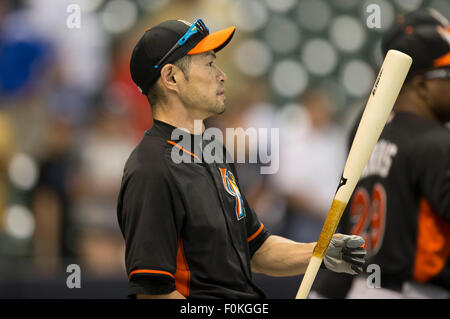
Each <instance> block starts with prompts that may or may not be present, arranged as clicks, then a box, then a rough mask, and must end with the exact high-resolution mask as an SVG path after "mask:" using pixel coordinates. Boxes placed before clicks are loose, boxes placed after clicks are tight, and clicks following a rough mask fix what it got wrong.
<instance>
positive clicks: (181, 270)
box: [175, 237, 191, 297]
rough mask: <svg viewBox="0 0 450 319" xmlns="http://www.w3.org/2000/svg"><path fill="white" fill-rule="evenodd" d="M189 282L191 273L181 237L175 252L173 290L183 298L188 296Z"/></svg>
mask: <svg viewBox="0 0 450 319" xmlns="http://www.w3.org/2000/svg"><path fill="white" fill-rule="evenodd" d="M190 281H191V271H190V270H189V266H188V263H187V260H186V255H185V254H184V249H183V242H182V241H181V237H180V238H179V239H178V251H177V272H176V273H175V288H176V289H177V291H178V292H179V293H181V294H182V295H183V296H185V297H188V296H189V285H190Z"/></svg>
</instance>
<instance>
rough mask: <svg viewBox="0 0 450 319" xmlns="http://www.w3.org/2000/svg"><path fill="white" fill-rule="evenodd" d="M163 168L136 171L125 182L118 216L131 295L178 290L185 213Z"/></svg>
mask: <svg viewBox="0 0 450 319" xmlns="http://www.w3.org/2000/svg"><path fill="white" fill-rule="evenodd" d="M167 176H168V175H166V174H164V172H163V171H154V172H152V173H148V172H139V170H138V171H136V172H134V173H133V174H132V175H131V176H130V177H129V178H128V179H127V180H126V181H124V183H123V185H122V190H121V193H120V195H119V196H120V199H119V209H118V217H119V224H120V228H121V231H122V234H123V236H124V238H125V243H126V251H125V263H126V269H127V274H128V277H129V291H128V294H129V296H134V295H136V294H165V293H170V292H172V291H173V290H175V272H176V268H177V250H178V237H179V232H180V226H179V225H181V219H182V217H183V216H182V214H181V213H180V212H179V211H178V210H177V209H176V208H175V205H176V202H175V201H174V196H172V195H173V190H172V189H171V187H170V183H169V181H168V177H167Z"/></svg>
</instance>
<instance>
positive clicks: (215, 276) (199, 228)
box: [117, 120, 270, 298]
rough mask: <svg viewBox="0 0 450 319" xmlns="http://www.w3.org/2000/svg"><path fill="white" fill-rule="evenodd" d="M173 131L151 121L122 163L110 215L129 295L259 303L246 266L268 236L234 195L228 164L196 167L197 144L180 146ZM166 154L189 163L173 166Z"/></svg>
mask: <svg viewBox="0 0 450 319" xmlns="http://www.w3.org/2000/svg"><path fill="white" fill-rule="evenodd" d="M174 129H175V127H173V126H171V125H169V124H167V123H164V122H160V121H157V120H155V123H154V125H153V127H152V128H151V129H149V130H147V131H146V133H145V134H144V137H143V138H142V140H141V142H140V143H139V145H138V146H137V147H136V149H135V150H134V151H133V152H132V154H131V155H130V158H129V159H128V161H127V163H126V165H125V169H124V176H123V179H122V185H121V190H120V194H119V198H118V205H117V216H118V221H119V225H120V229H121V231H122V234H123V236H124V239H125V243H126V252H125V255H126V256H125V260H126V269H127V272H128V276H129V280H130V283H129V296H134V295H136V294H164V293H169V292H171V291H173V290H174V289H177V290H178V291H179V292H180V293H182V294H183V295H184V296H185V297H193V298H261V297H264V294H263V293H262V291H261V290H260V289H258V287H256V286H255V284H254V283H253V281H252V274H251V268H250V260H251V257H252V255H253V254H254V253H255V251H256V250H257V249H258V248H259V247H260V246H261V245H262V243H263V242H264V241H265V240H266V238H267V237H268V236H269V235H270V234H269V232H268V231H267V230H266V229H265V228H264V226H263V225H262V224H261V223H260V221H259V220H258V218H257V216H256V214H255V213H254V211H253V210H252V209H251V207H250V206H249V205H248V202H247V200H246V198H245V196H244V194H242V193H241V192H240V188H239V181H238V179H237V174H236V170H235V167H234V165H233V164H232V163H226V162H225V163H210V164H208V163H206V162H205V161H202V157H201V156H202V155H201V147H202V146H204V145H203V144H204V143H203V144H201V145H197V144H195V145H194V144H193V145H194V146H193V147H192V148H191V149H188V148H186V147H183V146H182V145H183V144H182V143H181V142H180V139H179V138H175V139H172V132H173V131H174ZM189 136H190V138H191V139H192V142H193V143H195V141H196V140H195V139H194V135H189ZM221 145H222V147H223V144H221ZM172 152H180V153H182V154H183V156H188V157H190V158H191V159H192V160H194V162H191V163H185V162H181V163H177V161H174V160H173V157H172V155H173V153H172Z"/></svg>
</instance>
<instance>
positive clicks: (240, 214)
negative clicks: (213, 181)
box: [219, 168, 245, 220]
mask: <svg viewBox="0 0 450 319" xmlns="http://www.w3.org/2000/svg"><path fill="white" fill-rule="evenodd" d="M219 171H220V176H221V177H222V182H223V187H224V188H225V190H226V191H227V193H228V194H230V195H231V196H233V197H234V198H235V202H236V204H235V212H236V218H237V220H240V219H242V218H244V217H245V208H244V200H243V199H242V195H241V192H240V190H239V187H238V186H237V183H236V179H235V178H234V175H233V173H232V172H230V171H229V170H228V169H226V168H219Z"/></svg>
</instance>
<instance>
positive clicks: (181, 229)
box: [117, 19, 366, 298]
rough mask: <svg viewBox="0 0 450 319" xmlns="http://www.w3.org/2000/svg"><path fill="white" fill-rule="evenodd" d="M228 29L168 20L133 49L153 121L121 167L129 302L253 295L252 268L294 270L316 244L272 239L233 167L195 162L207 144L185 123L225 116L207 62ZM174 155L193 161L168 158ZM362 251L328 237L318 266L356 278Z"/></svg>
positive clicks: (214, 71) (352, 239)
mask: <svg viewBox="0 0 450 319" xmlns="http://www.w3.org/2000/svg"><path fill="white" fill-rule="evenodd" d="M234 32H235V28H234V27H230V28H227V29H224V30H221V31H218V32H215V33H209V29H208V27H207V26H206V25H205V24H204V23H203V21H202V20H200V19H198V20H196V21H195V22H194V23H193V24H192V25H191V24H189V23H187V22H185V21H181V20H170V21H165V22H163V23H161V24H158V25H156V26H154V27H152V28H149V29H147V31H146V32H145V33H144V35H143V36H142V38H141V39H140V40H139V42H138V43H137V45H136V47H135V48H134V50H133V53H132V57H131V62H130V71H131V76H132V78H133V80H134V82H135V83H136V84H137V86H138V88H139V89H140V91H141V92H142V93H143V94H145V95H146V96H147V98H148V100H149V102H150V104H151V106H152V114H153V116H154V125H153V127H152V128H151V129H149V130H147V131H146V132H145V134H144V136H143V138H142V140H141V142H140V143H139V145H138V146H137V147H136V148H135V150H134V151H133V152H132V154H131V155H130V157H129V159H128V161H127V163H126V165H125V169H124V175H123V180H122V185H121V190H120V194H119V198H118V204H117V216H118V222H119V225H120V228H121V231H122V234H123V236H124V239H125V243H126V253H125V255H126V256H125V260H126V268H127V272H128V277H129V292H128V294H129V297H138V298H141V297H142V298H145V297H150V298H187V297H191V298H261V297H264V293H263V292H262V291H261V290H260V289H259V288H258V287H257V286H256V285H255V283H254V282H253V280H252V272H261V273H265V274H268V275H272V276H293V275H297V274H302V273H304V271H305V270H306V267H307V265H308V262H309V259H310V258H311V256H312V251H313V248H314V246H315V243H297V242H294V241H291V240H289V239H286V238H282V237H279V236H274V235H271V234H270V233H269V231H268V230H267V229H266V228H265V227H264V225H263V224H261V222H260V221H259V220H258V218H257V216H256V214H255V212H254V211H253V210H252V208H251V207H250V206H249V204H248V202H247V200H246V198H245V195H244V194H243V193H242V192H241V191H240V189H241V188H240V185H239V179H238V176H237V174H236V169H235V167H234V165H233V163H228V162H227V161H225V160H223V161H215V162H209V161H208V162H207V161H204V160H203V155H202V151H201V147H202V146H204V145H205V143H206V141H205V140H204V139H202V137H203V133H201V134H196V132H195V130H194V122H193V121H194V120H199V121H203V120H204V119H206V118H208V117H210V116H212V115H217V114H221V113H223V112H224V111H225V89H224V83H225V81H226V75H225V74H224V73H223V72H222V70H221V69H220V68H219V67H218V66H217V65H216V63H215V58H216V53H217V52H218V51H219V50H221V49H222V48H223V47H225V46H226V45H227V44H228V43H229V41H230V40H231V38H232V36H233V34H234ZM180 128H181V129H182V131H183V132H185V135H184V136H183V137H181V138H180V137H179V135H178V134H175V135H174V132H177V131H178V133H179V129H180ZM202 129H203V130H204V125H203V124H202ZM199 138H200V139H199ZM185 139H187V140H188V141H189V142H190V141H192V143H184V142H186V140H185ZM199 140H200V142H198V141H199ZM196 141H197V142H196ZM188 144H189V145H191V147H187V146H186V145H188ZM222 147H223V145H222ZM225 151H226V150H225ZM180 153H181V154H182V155H183V156H187V158H188V159H189V158H190V159H192V161H191V162H187V161H183V162H177V161H174V160H173V155H174V154H180ZM362 245H363V239H362V238H361V237H360V236H348V235H341V236H336V237H335V238H334V239H333V240H332V242H331V244H330V246H329V248H328V251H327V256H326V257H325V265H326V267H327V268H328V269H331V270H333V271H336V272H345V273H349V274H357V273H359V272H360V271H361V270H362V267H361V266H362V264H363V263H364V255H365V252H366V251H365V249H364V248H361V246H362Z"/></svg>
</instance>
